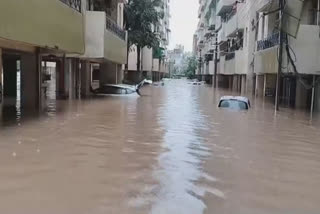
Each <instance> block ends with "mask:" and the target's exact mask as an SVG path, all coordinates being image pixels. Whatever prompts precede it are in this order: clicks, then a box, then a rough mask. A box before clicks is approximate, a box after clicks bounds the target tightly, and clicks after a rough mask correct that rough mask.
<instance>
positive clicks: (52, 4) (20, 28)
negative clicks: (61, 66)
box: [0, 0, 84, 54]
mask: <svg viewBox="0 0 320 214" xmlns="http://www.w3.org/2000/svg"><path fill="white" fill-rule="evenodd" d="M0 37H1V38H5V39H9V40H14V41H18V42H22V43H27V44H31V45H34V46H40V47H49V48H53V49H56V48H58V49H60V50H63V51H66V52H69V53H79V54H80V53H83V52H84V25H83V15H82V14H81V13H79V12H77V11H75V10H73V9H71V8H70V7H69V6H67V5H65V4H64V3H62V2H60V1H58V0H55V1H52V0H41V1H39V0H28V1H21V0H1V1H0Z"/></svg>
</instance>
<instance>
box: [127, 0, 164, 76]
mask: <svg viewBox="0 0 320 214" xmlns="http://www.w3.org/2000/svg"><path fill="white" fill-rule="evenodd" d="M162 7H163V6H162V1H161V0H129V2H128V4H127V5H126V7H125V15H126V16H125V22H126V29H127V31H128V50H129V49H130V47H131V46H133V45H134V46H135V47H136V48H137V71H138V72H139V75H141V72H140V67H141V66H140V64H141V56H140V55H141V50H142V48H144V47H148V48H158V47H159V44H160V38H159V35H158V33H157V32H156V30H155V29H154V28H156V26H157V24H158V23H159V21H160V19H161V18H163V12H162V10H158V8H162Z"/></svg>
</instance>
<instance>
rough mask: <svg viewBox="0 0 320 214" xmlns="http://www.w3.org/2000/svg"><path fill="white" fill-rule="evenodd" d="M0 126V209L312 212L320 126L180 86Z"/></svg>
mask: <svg viewBox="0 0 320 214" xmlns="http://www.w3.org/2000/svg"><path fill="white" fill-rule="evenodd" d="M141 93H142V94H143V95H144V96H142V97H122V98H120V97H113V98H104V99H90V100H82V101H79V100H78V101H59V102H58V103H54V104H52V103H51V105H50V106H51V107H50V108H49V110H48V113H46V114H45V115H42V116H40V117H37V118H34V119H30V118H29V119H27V120H23V119H21V120H20V117H19V121H16V122H13V123H3V126H2V127H0V213H5V214H22V213H23V214H27V213H32V214H44V213H45V214H57V213H59V214H88V213H90V214H100V213H101V214H102V213H117V214H118V213H119V214H120V213H121V214H125V213H128V214H129V213H130V214H131V213H132V214H142V213H148V214H179V213H181V214H202V213H207V214H212V213H217V214H270V213H272V214H301V213H303V214H315V213H319V210H320V203H319V202H320V131H319V130H320V123H319V120H318V119H317V118H314V119H313V120H310V117H309V115H308V114H307V113H303V112H299V111H292V110H282V111H280V113H278V114H274V110H273V105H272V103H270V102H269V101H267V100H265V101H262V100H254V99H252V104H253V108H252V109H251V110H250V111H249V112H233V111H228V110H221V109H218V108H217V100H218V99H219V97H220V96H221V95H223V94H226V93H228V92H223V91H220V92H215V93H214V92H213V90H212V88H210V87H207V86H191V85H188V84H187V83H186V81H184V80H172V81H168V82H166V84H165V86H164V87H153V86H147V87H145V88H143V90H142V91H141Z"/></svg>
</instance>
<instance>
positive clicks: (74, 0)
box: [60, 0, 81, 13]
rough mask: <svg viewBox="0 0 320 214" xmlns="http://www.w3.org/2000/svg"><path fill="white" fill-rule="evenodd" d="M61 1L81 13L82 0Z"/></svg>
mask: <svg viewBox="0 0 320 214" xmlns="http://www.w3.org/2000/svg"><path fill="white" fill-rule="evenodd" d="M60 1H61V2H63V3H64V4H66V5H68V6H69V7H71V8H73V9H74V10H76V11H78V12H80V13H81V0H60Z"/></svg>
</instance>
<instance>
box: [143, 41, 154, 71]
mask: <svg viewBox="0 0 320 214" xmlns="http://www.w3.org/2000/svg"><path fill="white" fill-rule="evenodd" d="M141 54H142V69H143V70H144V71H151V70H152V48H147V47H145V48H143V50H142V53H141Z"/></svg>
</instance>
